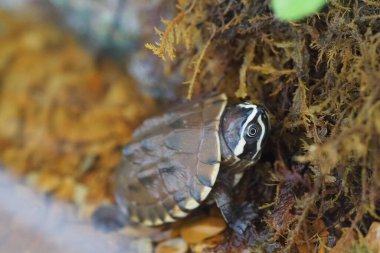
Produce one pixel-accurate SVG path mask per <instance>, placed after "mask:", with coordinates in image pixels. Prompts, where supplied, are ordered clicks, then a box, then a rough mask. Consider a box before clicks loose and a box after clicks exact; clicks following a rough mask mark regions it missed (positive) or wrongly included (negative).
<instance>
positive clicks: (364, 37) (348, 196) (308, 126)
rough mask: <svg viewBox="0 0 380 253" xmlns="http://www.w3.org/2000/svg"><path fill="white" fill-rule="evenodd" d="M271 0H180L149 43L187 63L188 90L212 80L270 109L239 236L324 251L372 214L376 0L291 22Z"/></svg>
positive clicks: (379, 33) (378, 111)
mask: <svg viewBox="0 0 380 253" xmlns="http://www.w3.org/2000/svg"><path fill="white" fill-rule="evenodd" d="M268 6H269V3H268V2H267V1H246V0H244V1H212V0H204V1H196V0H179V1H178V14H177V16H176V17H175V18H174V19H173V20H171V21H164V22H165V24H167V28H166V30H164V31H162V32H160V31H158V33H159V35H160V36H161V41H159V42H157V43H156V44H155V45H152V44H147V47H148V48H149V49H151V50H153V53H155V54H156V55H158V56H159V57H161V58H163V59H164V60H172V59H174V58H175V57H177V56H180V60H181V61H183V62H187V63H188V64H184V66H187V67H186V68H184V69H183V70H182V71H183V73H184V75H185V76H186V77H187V80H189V81H188V85H189V89H188V94H187V96H188V98H191V97H193V96H200V95H201V94H204V93H207V92H209V91H211V90H219V91H224V92H227V93H228V94H229V95H230V96H231V97H237V98H246V97H249V98H250V99H251V100H252V101H254V102H259V103H261V104H264V105H265V106H266V107H267V108H268V109H269V111H270V112H271V115H272V123H273V128H272V133H271V137H270V138H271V140H270V142H271V143H269V145H267V149H266V150H265V152H264V156H263V159H262V161H261V163H260V164H258V165H257V166H256V170H255V171H252V172H250V176H251V178H250V179H249V180H250V181H249V182H250V183H247V182H245V183H244V182H243V184H242V186H241V187H247V188H248V189H249V191H248V194H246V196H243V198H245V199H249V200H252V201H254V202H255V203H258V209H259V210H260V212H262V215H261V218H262V219H261V220H260V221H257V222H256V223H255V224H253V226H252V229H251V231H250V232H249V233H247V234H249V235H247V238H246V239H247V240H246V243H247V244H248V245H250V246H251V247H252V248H254V249H258V248H260V249H263V248H265V249H266V250H267V251H288V252H297V251H298V252H312V251H313V252H314V251H315V250H317V249H319V250H321V251H320V252H323V250H324V248H325V247H333V246H334V245H335V244H336V241H337V240H338V239H339V238H340V237H341V235H342V233H343V231H346V232H344V233H343V234H349V235H351V239H354V237H355V236H357V235H359V236H360V234H362V233H364V234H366V232H367V229H368V227H369V225H370V224H371V223H372V221H373V220H375V219H379V215H378V214H379V212H378V211H379V209H378V208H379V206H378V204H379V194H378V192H379V186H380V167H379V166H380V161H379V159H380V158H379V155H378V154H379V152H380V145H379V137H380V136H379V134H380V100H379V96H380V86H379V83H380V20H379V19H380V5H379V3H378V2H376V1H358V0H356V1H344V0H333V1H331V2H330V3H329V5H328V6H327V7H326V8H324V9H323V11H322V12H321V13H320V14H318V15H316V16H313V17H310V18H307V19H305V20H303V21H302V22H297V23H285V22H280V21H278V20H276V19H275V18H274V17H273V14H272V13H271V11H270V8H269V7H268ZM177 60H178V59H177ZM268 178H269V179H268ZM342 228H345V229H342ZM347 228H348V229H347ZM347 231H349V232H347ZM226 238H227V237H226ZM232 238H233V237H232ZM231 240H232V239H231ZM231 240H230V241H231ZM228 243H229V240H227V242H226V245H224V246H225V247H226V248H224V249H227V248H228ZM218 247H222V249H223V245H219V246H218ZM349 248H350V244H348V245H347V248H346V249H345V250H349Z"/></svg>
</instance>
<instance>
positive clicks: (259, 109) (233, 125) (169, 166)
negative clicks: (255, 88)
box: [93, 93, 270, 233]
mask: <svg viewBox="0 0 380 253" xmlns="http://www.w3.org/2000/svg"><path fill="white" fill-rule="evenodd" d="M269 129H270V124H269V117H268V114H267V111H266V109H265V108H264V107H263V106H261V105H255V104H252V103H250V102H243V103H237V104H228V99H227V96H226V94H224V93H222V94H217V95H214V96H210V97H207V98H205V99H203V100H199V101H196V102H192V103H189V104H188V105H186V106H181V107H179V108H177V109H174V110H171V111H169V112H167V113H164V114H163V115H161V116H158V117H154V118H151V119H148V120H146V121H145V122H144V123H143V124H142V125H141V126H140V127H139V128H137V129H136V130H135V131H134V133H133V139H132V141H131V142H130V143H128V144H127V145H126V146H125V147H124V148H123V150H122V160H121V162H120V165H119V166H118V168H117V169H116V173H115V196H116V203H117V205H116V206H101V207H99V208H98V209H97V210H96V211H95V212H94V214H93V221H94V223H95V226H96V227H98V228H99V227H100V228H103V229H105V230H108V231H110V230H115V229H116V228H121V227H123V226H124V225H125V224H126V223H128V222H132V223H137V224H143V225H146V226H159V225H162V224H165V223H171V222H174V221H176V220H177V219H181V218H184V217H186V216H188V215H189V213H191V211H192V210H194V209H196V208H198V207H199V206H200V205H202V204H203V203H207V202H209V200H210V199H213V200H215V202H216V205H217V206H218V208H219V209H220V210H221V213H222V215H223V217H224V219H225V220H226V222H227V224H228V225H229V226H230V227H231V228H232V229H234V230H235V231H236V232H238V233H243V232H244V231H245V229H246V228H247V226H248V224H249V223H248V222H249V218H252V214H253V211H252V212H249V211H248V212H247V211H242V210H244V208H243V209H242V208H236V206H235V205H234V203H233V197H232V192H233V188H234V186H235V185H236V184H237V182H238V181H239V178H241V176H242V174H243V172H244V171H245V170H246V169H247V168H249V167H251V166H252V165H253V164H254V163H256V162H257V160H258V159H259V158H260V156H261V153H262V148H263V146H264V144H265V143H266V140H267V137H268V132H269ZM248 210H250V209H249V208H248Z"/></svg>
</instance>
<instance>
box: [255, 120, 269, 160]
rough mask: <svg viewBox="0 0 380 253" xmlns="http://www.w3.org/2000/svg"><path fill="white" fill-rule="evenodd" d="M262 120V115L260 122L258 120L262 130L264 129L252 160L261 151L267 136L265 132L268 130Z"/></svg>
mask: <svg viewBox="0 0 380 253" xmlns="http://www.w3.org/2000/svg"><path fill="white" fill-rule="evenodd" d="M261 118H262V116H261V115H260V116H259V117H258V120H257V121H258V122H259V124H260V127H261V129H262V131H261V136H260V139H259V140H258V141H257V143H256V153H255V154H254V155H253V156H252V160H253V159H254V158H255V157H256V156H257V154H258V153H259V151H260V150H261V143H262V142H263V139H264V136H265V132H266V131H265V130H266V128H265V125H264V122H263V120H262V119H261Z"/></svg>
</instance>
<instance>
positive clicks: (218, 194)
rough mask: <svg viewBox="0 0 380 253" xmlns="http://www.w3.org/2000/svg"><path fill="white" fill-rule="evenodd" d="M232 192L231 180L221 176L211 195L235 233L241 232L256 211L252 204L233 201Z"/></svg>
mask: <svg viewBox="0 0 380 253" xmlns="http://www.w3.org/2000/svg"><path fill="white" fill-rule="evenodd" d="M232 178H233V177H232ZM232 193H233V180H229V179H225V178H222V179H220V180H219V181H218V182H217V184H216V185H215V191H214V195H213V196H214V199H215V201H216V205H217V206H218V208H219V209H220V211H221V213H222V215H223V217H224V219H225V221H226V222H227V224H228V225H229V227H230V228H232V229H233V230H234V231H235V232H236V233H238V234H243V233H244V232H245V230H246V229H247V228H248V226H249V225H250V224H251V221H252V220H253V219H255V218H256V217H257V213H256V211H255V209H254V207H253V205H252V204H249V203H247V202H244V203H243V204H236V203H234V201H233V198H232Z"/></svg>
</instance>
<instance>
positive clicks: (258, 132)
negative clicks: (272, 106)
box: [221, 102, 270, 162]
mask: <svg viewBox="0 0 380 253" xmlns="http://www.w3.org/2000/svg"><path fill="white" fill-rule="evenodd" d="M269 128H270V125H269V118H268V114H267V112H266V110H265V108H264V107H263V106H260V105H255V104H251V103H249V102H245V103H241V104H237V105H233V106H229V107H227V108H226V111H225V113H224V115H223V121H222V125H221V130H222V136H223V138H224V141H225V143H226V145H227V146H228V148H229V150H230V151H231V153H232V154H233V155H234V156H236V157H238V158H239V159H242V160H250V161H254V162H255V161H257V160H258V159H259V158H260V156H261V150H262V148H263V146H264V144H265V142H266V140H267V137H268V132H269Z"/></svg>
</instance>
